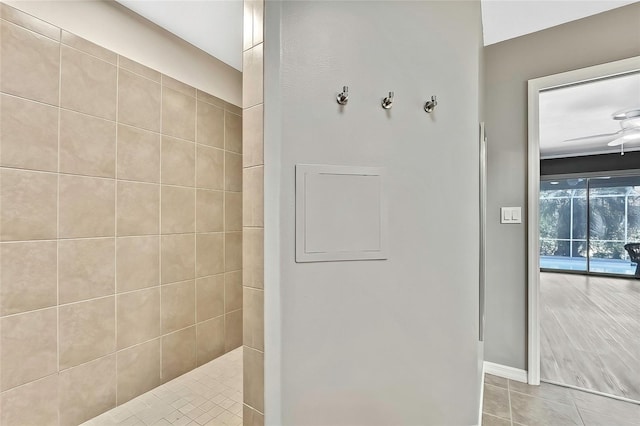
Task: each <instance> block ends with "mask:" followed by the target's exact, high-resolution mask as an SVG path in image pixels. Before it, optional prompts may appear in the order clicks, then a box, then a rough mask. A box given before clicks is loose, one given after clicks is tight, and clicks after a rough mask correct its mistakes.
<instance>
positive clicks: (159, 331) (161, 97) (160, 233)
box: [158, 73, 164, 383]
mask: <svg viewBox="0 0 640 426" xmlns="http://www.w3.org/2000/svg"><path fill="white" fill-rule="evenodd" d="M162 80H163V74H162V73H160V136H159V142H158V143H159V145H160V158H159V161H160V164H159V167H158V184H159V185H160V196H159V202H158V234H159V237H158V281H159V282H158V286H159V287H158V292H159V293H160V294H159V301H160V306H159V307H158V312H159V315H158V335H159V338H160V345H159V346H160V349H159V350H160V365H159V366H158V367H159V369H160V383H163V379H164V377H163V373H164V372H163V371H162V365H163V361H164V359H163V352H164V351H163V350H162V346H163V343H164V335H163V334H162V281H163V277H162V275H163V274H162V237H163V235H162V133H163V131H164V122H163V120H162V117H163V115H164V114H163V108H164V85H163V84H162Z"/></svg>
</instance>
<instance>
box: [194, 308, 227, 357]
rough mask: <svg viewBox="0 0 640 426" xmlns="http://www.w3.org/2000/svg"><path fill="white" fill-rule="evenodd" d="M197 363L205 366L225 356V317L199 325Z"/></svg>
mask: <svg viewBox="0 0 640 426" xmlns="http://www.w3.org/2000/svg"><path fill="white" fill-rule="evenodd" d="M196 329H197V342H198V351H197V361H198V365H202V364H205V363H207V362H209V361H211V360H212V359H215V358H217V357H219V356H220V355H223V354H224V317H217V318H214V319H212V320H209V321H205V322H201V323H199V324H198V325H197V327H196Z"/></svg>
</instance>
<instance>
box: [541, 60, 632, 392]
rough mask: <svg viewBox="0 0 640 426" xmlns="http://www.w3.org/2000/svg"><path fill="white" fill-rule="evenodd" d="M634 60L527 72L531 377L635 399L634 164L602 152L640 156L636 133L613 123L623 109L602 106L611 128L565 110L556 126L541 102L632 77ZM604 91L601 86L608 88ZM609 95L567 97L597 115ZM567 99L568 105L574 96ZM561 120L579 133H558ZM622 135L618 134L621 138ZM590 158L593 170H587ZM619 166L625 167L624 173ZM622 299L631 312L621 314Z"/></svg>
mask: <svg viewBox="0 0 640 426" xmlns="http://www.w3.org/2000/svg"><path fill="white" fill-rule="evenodd" d="M639 69H640V58H630V59H627V60H622V61H617V62H613V63H609V64H604V65H599V66H595V67H590V68H585V69H581V70H576V71H571V72H567V73H562V74H557V75H552V76H548V77H543V78H539V79H535V80H530V81H529V151H528V154H529V164H528V166H529V173H528V217H529V218H530V220H529V221H528V296H529V297H528V299H529V300H528V343H529V345H528V360H529V361H528V380H529V383H530V384H539V382H540V380H542V381H547V382H552V383H557V384H561V385H564V386H569V387H576V388H580V389H583V390H588V391H591V392H594V393H601V394H605V395H608V396H613V397H617V398H620V399H630V400H640V380H636V381H638V383H637V384H636V383H635V382H634V381H633V380H631V381H630V380H628V377H630V376H632V372H633V371H634V370H633V365H637V363H638V362H640V348H639V347H637V344H636V343H635V342H636V341H637V339H634V338H633V336H638V334H639V333H640V314H638V313H637V312H640V311H638V307H640V281H638V280H636V279H634V273H635V264H634V263H633V262H632V261H631V259H630V258H629V257H628V256H629V254H628V253H627V251H626V250H625V248H624V247H625V245H626V244H628V243H629V242H631V241H630V239H633V238H636V236H635V233H634V232H635V231H634V226H635V216H633V215H634V214H635V209H636V207H635V204H634V203H635V197H636V196H637V195H640V193H636V187H637V185H638V184H639V183H640V178H639V177H638V176H640V173H635V174H634V173H633V172H630V171H629V167H628V166H620V167H618V169H617V170H616V168H615V167H614V168H613V169H607V168H606V167H608V166H606V165H605V164H604V163H603V159H605V158H607V161H609V162H610V161H612V160H611V159H613V162H614V163H620V164H627V163H629V161H628V160H627V161H624V160H622V161H621V160H619V159H618V157H621V158H625V156H624V155H623V156H620V153H621V151H620V150H622V153H624V154H625V155H626V157H627V158H629V157H631V156H637V155H638V153H637V152H633V151H635V150H638V149H640V142H639V141H640V138H639V139H638V140H636V139H635V137H634V138H626V136H627V135H628V134H629V133H630V132H629V131H625V128H624V127H622V128H621V127H620V124H621V123H625V124H630V123H632V124H633V121H634V120H630V121H626V122H625V121H624V119H626V118H630V117H623V118H622V119H617V118H616V117H611V114H612V113H616V112H618V111H617V110H616V111H607V114H606V115H607V116H608V119H609V120H611V119H612V118H613V119H614V120H611V123H609V124H607V125H610V126H613V127H610V128H608V129H605V131H601V132H598V133H596V132H593V130H594V129H593V126H594V122H595V121H596V120H594V119H592V118H586V119H585V120H586V121H583V122H582V123H581V122H580V118H579V117H576V116H575V115H574V114H570V113H568V112H567V111H565V112H562V111H560V113H558V111H555V119H556V123H555V124H556V125H558V126H559V127H558V128H554V127H549V124H550V123H552V124H553V120H551V121H549V114H547V112H546V111H543V108H546V107H547V106H548V103H546V101H547V100H548V99H545V98H548V94H549V93H552V92H554V91H555V92H556V94H559V93H561V92H563V91H564V92H566V93H569V92H570V91H572V90H576V88H584V87H587V86H588V85H593V86H592V87H593V88H595V87H596V86H597V85H598V84H600V83H604V84H600V86H602V87H603V88H604V87H606V86H607V85H609V84H610V83H611V82H612V81H613V80H614V79H617V78H619V79H625V78H627V77H629V76H633V75H634V74H635V76H638V70H639ZM634 78H636V77H634ZM607 90H608V91H607V92H605V93H607V94H608V95H611V96H614V95H615V93H612V92H611V90H610V89H607ZM634 90H635V92H632V93H631V95H632V98H633V99H635V102H634V103H633V105H625V107H623V108H625V111H639V110H638V108H639V107H640V90H638V89H634ZM622 93H625V92H624V91H623V92H622ZM606 98H607V96H602V97H601V96H594V97H592V98H589V103H588V104H587V105H588V107H585V104H584V103H580V102H577V103H576V102H573V108H577V109H584V110H588V112H589V113H590V114H602V112H603V111H606V110H607V108H608V107H609V106H610V105H609V104H608V102H607V99H606ZM567 104H568V105H569V106H571V104H572V102H567ZM634 108H635V109H634ZM630 114H632V113H630ZM638 115H640V113H639V114H638ZM551 116H552V118H553V116H554V114H551ZM563 126H564V130H563V128H562V127H563ZM590 126H591V127H590ZM567 128H568V129H571V131H575V132H577V134H574V135H568V134H563V131H565V130H566V129H567ZM634 132H635V131H634ZM550 135H552V136H555V142H556V143H555V145H554V146H551V147H549V145H548V144H549V141H550V139H551V140H552V139H553V138H550V137H549V136H550ZM623 137H625V139H624V140H623V141H621V140H619V139H620V138H623ZM621 142H622V143H621ZM552 145H553V144H552ZM545 150H546V151H545ZM575 150H582V152H579V153H576V151H575ZM616 151H617V152H616ZM578 157H581V158H578ZM541 159H542V162H541ZM545 163H552V164H551V165H549V164H545ZM597 163H600V164H599V165H598V167H600V168H601V170H600V173H595V172H594V170H592V166H593V164H597ZM589 164H591V166H589ZM607 164H609V163H607ZM636 164H638V163H636ZM558 165H562V166H563V167H564V168H562V167H560V168H558ZM590 167H591V168H590ZM625 167H627V170H626V171H623V172H621V171H620V169H624V168H625ZM636 167H637V166H636ZM550 170H552V171H553V172H552V173H551V172H550ZM603 170H608V171H609V172H608V173H603ZM636 181H637V182H636ZM629 182H631V183H632V184H633V185H631V186H630V187H629V186H626V184H627V183H629ZM629 188H631V189H629ZM629 197H631V202H632V204H631V210H632V212H631V214H632V218H631V219H630V218H629V205H627V204H625V203H628V202H629ZM618 207H620V208H621V210H620V211H618V210H619V209H618ZM618 213H620V214H618ZM630 226H631V228H630ZM630 230H631V233H629V231H630ZM639 237H640V236H639ZM541 269H542V271H543V272H542V273H541ZM602 274H606V275H610V276H611V277H604V276H600V275H602ZM623 276H624V277H625V278H620V277H623ZM618 296H619V297H620V299H617V297H618ZM627 307H628V308H629V311H628V313H625V312H626V311H625V309H626V308H627ZM634 307H635V309H634ZM616 344H620V346H619V347H618V346H616Z"/></svg>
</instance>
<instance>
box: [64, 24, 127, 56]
mask: <svg viewBox="0 0 640 426" xmlns="http://www.w3.org/2000/svg"><path fill="white" fill-rule="evenodd" d="M61 40H62V43H63V44H66V45H67V46H69V47H73V48H74V49H78V50H81V51H83V52H84V53H88V54H90V55H92V56H95V57H97V58H99V59H102V60H103V61H107V62H109V63H110V64H117V60H118V55H117V54H116V53H114V52H112V51H110V50H108V49H105V48H104V47H102V46H98V45H97V44H94V43H91V42H90V41H89V40H85V39H84V38H82V37H78V36H77V35H75V34H71V33H70V32H67V31H65V30H62V37H61Z"/></svg>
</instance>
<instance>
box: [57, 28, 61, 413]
mask: <svg viewBox="0 0 640 426" xmlns="http://www.w3.org/2000/svg"><path fill="white" fill-rule="evenodd" d="M58 31H59V35H60V42H59V43H58V49H59V52H58V54H59V57H58V58H59V59H58V60H59V64H58V65H59V66H58V106H57V113H58V135H57V137H58V147H57V157H58V158H57V164H56V192H57V194H56V216H57V217H56V357H57V363H56V367H57V368H56V370H57V371H56V374H57V375H58V386H57V388H58V389H57V390H58V403H57V404H56V405H57V415H58V419H57V421H58V424H60V423H61V415H60V405H61V404H60V267H59V264H60V122H61V115H62V114H61V109H60V105H61V104H62V29H60V28H58Z"/></svg>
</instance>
